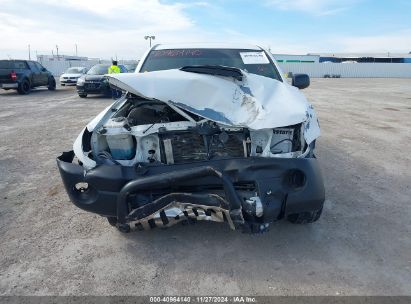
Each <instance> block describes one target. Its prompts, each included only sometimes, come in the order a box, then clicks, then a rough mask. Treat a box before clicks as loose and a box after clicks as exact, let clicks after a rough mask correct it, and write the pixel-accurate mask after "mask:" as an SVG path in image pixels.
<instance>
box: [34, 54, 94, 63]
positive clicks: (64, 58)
mask: <svg viewBox="0 0 411 304" xmlns="http://www.w3.org/2000/svg"><path fill="white" fill-rule="evenodd" d="M72 60H77V61H87V60H89V58H88V57H80V56H70V55H58V56H57V55H37V61H39V62H46V61H72Z"/></svg>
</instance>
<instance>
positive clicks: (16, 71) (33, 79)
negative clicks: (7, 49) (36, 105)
mask: <svg viewBox="0 0 411 304" xmlns="http://www.w3.org/2000/svg"><path fill="white" fill-rule="evenodd" d="M40 86H47V88H48V89H49V90H55V89H56V80H55V79H54V77H53V75H52V74H51V73H50V72H49V71H47V69H46V68H45V67H43V66H42V65H41V64H40V63H38V62H37V61H30V60H0V89H4V90H10V89H15V90H17V92H19V94H28V93H29V92H30V89H32V88H35V87H40Z"/></svg>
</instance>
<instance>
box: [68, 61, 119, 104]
mask: <svg viewBox="0 0 411 304" xmlns="http://www.w3.org/2000/svg"><path fill="white" fill-rule="evenodd" d="M110 66H111V64H96V65H95V66H93V67H92V68H91V69H90V70H89V71H88V72H87V74H85V75H83V76H81V77H80V78H79V79H78V80H77V85H76V88H77V93H78V96H80V97H82V98H85V97H87V95H88V94H103V95H106V96H110V95H111V89H110V86H109V85H108V82H107V79H106V77H105V76H104V75H105V74H107V73H108V68H109V67H110ZM118 67H119V68H120V71H121V73H127V69H126V68H125V67H124V66H123V65H121V64H119V65H118Z"/></svg>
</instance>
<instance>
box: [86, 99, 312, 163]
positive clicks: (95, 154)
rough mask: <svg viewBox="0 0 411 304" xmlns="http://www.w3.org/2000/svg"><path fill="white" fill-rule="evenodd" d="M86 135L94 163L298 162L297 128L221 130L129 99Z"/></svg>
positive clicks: (300, 147) (161, 106) (300, 144)
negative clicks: (275, 159) (251, 159)
mask: <svg viewBox="0 0 411 304" xmlns="http://www.w3.org/2000/svg"><path fill="white" fill-rule="evenodd" d="M112 112H113V114H112V115H111V116H110V117H109V118H108V119H107V120H106V121H104V122H103V124H102V126H101V128H99V129H97V130H94V132H93V133H92V134H91V135H90V136H91V146H90V150H91V153H90V154H89V155H90V157H91V158H92V159H94V160H95V161H96V162H97V163H106V164H107V163H108V164H120V165H124V166H133V165H135V164H138V163H157V164H180V163H188V162H193V161H204V160H212V159H221V158H239V157H242V158H244V157H245V158H247V157H290V158H291V157H300V156H301V155H303V153H304V150H305V149H306V148H307V145H306V143H305V140H304V137H303V136H302V132H303V125H302V124H301V123H300V124H297V125H293V126H287V127H281V128H274V129H262V130H250V129H248V128H242V127H231V126H224V125H221V124H219V123H216V122H214V121H212V120H208V119H204V118H202V117H200V116H197V115H195V114H192V113H189V112H187V111H185V110H182V109H179V108H174V107H173V108H172V107H171V106H170V105H168V104H166V103H164V102H161V101H155V100H146V99H142V98H139V97H130V98H128V99H127V101H126V102H125V103H124V104H123V105H122V106H121V107H120V108H119V109H114V110H113V111H112Z"/></svg>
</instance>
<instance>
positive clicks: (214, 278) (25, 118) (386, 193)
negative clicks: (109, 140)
mask: <svg viewBox="0 0 411 304" xmlns="http://www.w3.org/2000/svg"><path fill="white" fill-rule="evenodd" d="M305 93H306V95H307V96H308V97H309V98H310V100H311V101H312V102H313V104H314V106H315V107H316V110H317V113H318V114H319V118H320V123H321V128H322V137H321V139H320V140H319V141H318V144H317V147H318V151H317V155H318V157H319V160H320V162H321V165H322V168H323V174H324V178H325V184H326V196H327V201H326V203H325V211H324V213H323V216H322V218H321V219H320V220H319V221H318V222H317V223H315V224H311V225H303V226H299V225H293V224H290V223H288V222H285V221H282V222H278V223H276V224H274V225H273V226H272V228H271V231H270V232H269V233H266V234H263V235H244V234H241V233H239V232H235V231H234V232H233V231H231V230H230V229H229V228H228V226H227V225H225V224H216V223H198V224H196V225H193V226H190V227H187V226H180V225H179V226H175V227H172V228H170V229H168V230H159V229H157V230H152V231H150V232H138V233H132V234H128V235H124V234H121V233H120V232H118V231H117V230H116V229H114V228H112V227H110V226H109V225H108V223H107V221H106V220H105V219H104V218H101V217H99V216H97V215H93V214H90V213H86V212H83V211H81V210H79V209H78V208H76V207H74V206H73V205H72V204H71V203H70V202H69V199H68V197H67V195H66V193H65V191H64V188H63V185H62V183H61V180H60V176H59V173H58V170H57V167H56V162H55V157H56V156H58V155H59V154H60V152H62V151H65V150H69V149H71V146H72V143H73V141H74V139H75V137H76V136H77V134H78V133H79V132H80V130H81V129H82V128H83V126H84V125H85V124H86V123H87V122H88V121H89V120H90V119H91V118H92V117H94V116H95V115H96V114H97V113H98V112H99V111H100V110H102V109H103V108H104V107H106V106H107V105H108V104H109V103H110V102H111V100H110V99H105V98H97V97H91V98H87V99H81V98H79V97H78V96H77V94H76V93H75V89H74V88H58V90H57V91H55V92H49V91H47V90H44V89H38V90H35V91H34V92H32V94H30V95H28V96H19V95H17V94H16V93H15V92H11V91H9V92H5V91H2V92H1V93H0V107H1V110H0V194H1V197H0V200H1V205H0V239H1V244H0V294H1V295H16V294H17V295H28V294H36V295H51V294H53V295H71V294H75V295H84V294H92V295H113V294H118V295H158V294H170V295H199V294H201V295H211V294H224V295H236V294H242V295H245V294H248V295H284V294H287V295H336V294H341V295H398V294H402V295H404V294H408V295H410V294H411V220H410V219H411V188H410V184H411V166H410V164H411V153H410V151H411V118H410V117H411V80H406V79H396V80H394V79H378V80H371V79H370V80H364V79H328V80H327V79H318V80H313V81H312V85H311V87H310V88H308V89H306V90H305Z"/></svg>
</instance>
